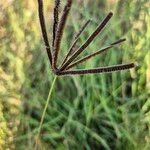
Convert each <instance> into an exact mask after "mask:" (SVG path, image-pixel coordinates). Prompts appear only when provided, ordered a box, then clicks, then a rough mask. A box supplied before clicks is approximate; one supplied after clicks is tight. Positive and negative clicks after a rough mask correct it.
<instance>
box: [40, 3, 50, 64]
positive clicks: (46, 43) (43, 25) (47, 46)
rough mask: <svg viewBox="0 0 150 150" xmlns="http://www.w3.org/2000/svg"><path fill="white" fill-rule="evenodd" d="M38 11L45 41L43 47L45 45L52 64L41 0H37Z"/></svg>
mask: <svg viewBox="0 0 150 150" xmlns="http://www.w3.org/2000/svg"><path fill="white" fill-rule="evenodd" d="M38 13H39V20H40V26H41V30H42V36H43V40H44V43H45V47H46V51H47V54H48V57H49V61H50V64H51V65H52V54H51V49H50V45H49V41H48V36H47V31H46V25H45V18H44V11H43V0H38Z"/></svg>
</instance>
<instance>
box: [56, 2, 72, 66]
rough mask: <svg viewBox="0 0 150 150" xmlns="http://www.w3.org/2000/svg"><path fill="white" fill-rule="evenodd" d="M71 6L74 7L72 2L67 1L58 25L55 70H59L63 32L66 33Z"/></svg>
mask: <svg viewBox="0 0 150 150" xmlns="http://www.w3.org/2000/svg"><path fill="white" fill-rule="evenodd" d="M71 5H72V0H67V4H66V5H65V7H64V10H63V14H62V16H61V19H60V22H59V24H58V28H57V31H56V38H55V42H54V55H53V60H54V61H53V69H56V68H57V67H56V63H57V58H58V53H59V50H60V45H61V40H62V36H63V31H64V27H65V24H66V21H67V17H68V14H69V11H70V9H71Z"/></svg>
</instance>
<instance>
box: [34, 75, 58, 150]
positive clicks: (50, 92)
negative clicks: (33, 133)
mask: <svg viewBox="0 0 150 150" xmlns="http://www.w3.org/2000/svg"><path fill="white" fill-rule="evenodd" d="M56 79H57V76H55V77H54V80H53V82H52V86H51V88H50V90H49V94H48V97H47V100H46V104H45V107H44V110H43V113H42V117H41V121H40V125H39V129H38V133H37V137H36V143H35V150H36V149H37V144H38V139H39V137H40V132H41V128H42V125H43V121H44V118H45V114H46V110H47V107H48V104H49V101H50V98H51V95H52V91H53V89H54V85H55V82H56Z"/></svg>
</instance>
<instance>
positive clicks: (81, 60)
mask: <svg viewBox="0 0 150 150" xmlns="http://www.w3.org/2000/svg"><path fill="white" fill-rule="evenodd" d="M124 41H125V39H120V40H118V41H116V42H114V43H112V44H110V45H109V46H107V47H105V48H102V49H101V50H99V51H97V52H95V53H93V54H90V55H88V56H86V57H84V58H81V59H80V60H77V61H76V62H74V63H72V64H70V65H69V66H68V67H67V68H66V69H65V70H68V69H70V68H72V67H74V66H76V65H78V64H80V63H83V62H85V61H87V60H88V59H90V58H92V57H94V56H97V55H99V54H101V53H104V52H107V51H108V50H109V49H111V48H112V47H114V46H115V45H118V44H120V43H122V42H124Z"/></svg>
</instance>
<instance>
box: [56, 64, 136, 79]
mask: <svg viewBox="0 0 150 150" xmlns="http://www.w3.org/2000/svg"><path fill="white" fill-rule="evenodd" d="M134 67H136V64H134V63H129V64H120V65H114V66H108V67H100V68H94V69H85V70H67V71H58V72H56V74H57V75H58V76H64V75H85V74H97V73H110V72H115V71H121V70H127V69H131V68H134Z"/></svg>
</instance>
